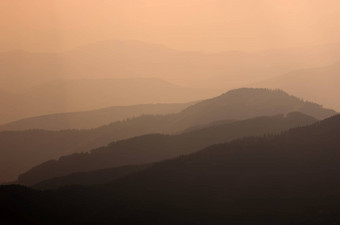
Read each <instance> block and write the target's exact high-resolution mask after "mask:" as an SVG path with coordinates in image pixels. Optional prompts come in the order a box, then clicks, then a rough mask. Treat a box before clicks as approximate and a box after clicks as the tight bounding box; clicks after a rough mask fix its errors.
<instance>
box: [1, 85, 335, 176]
mask: <svg viewBox="0 0 340 225" xmlns="http://www.w3.org/2000/svg"><path fill="white" fill-rule="evenodd" d="M289 112H302V113H304V114H307V115H310V116H312V117H314V118H316V119H323V118H325V117H328V116H331V115H334V114H336V112H335V111H333V110H329V109H325V108H322V107H321V106H319V105H317V104H314V103H309V102H305V101H303V100H300V99H298V98H296V97H294V96H290V95H288V94H287V93H285V92H283V91H279V90H276V91H271V90H266V89H237V90H232V91H229V92H227V93H226V94H223V95H221V96H218V97H216V98H212V99H208V100H205V101H201V102H199V103H196V104H195V105H192V106H190V107H188V108H187V109H185V110H183V111H182V112H180V113H177V114H170V115H158V116H150V115H145V116H141V117H137V118H133V119H128V120H126V121H119V122H114V123H112V124H108V125H105V126H102V127H98V128H96V129H91V130H68V131H54V132H53V131H43V130H32V131H18V132H15V131H12V132H0V149H2V151H1V153H0V154H1V155H0V156H1V157H0V160H1V161H0V162H1V163H0V166H1V167H2V168H1V169H3V170H4V171H6V174H5V173H3V174H0V175H1V176H2V177H3V178H0V180H4V179H10V180H12V179H15V177H16V176H17V175H18V174H19V173H22V172H24V171H26V170H28V169H30V168H31V167H32V166H34V165H37V164H40V163H42V162H44V161H46V160H49V159H56V158H58V157H60V156H62V155H68V154H72V153H76V152H85V151H89V150H91V149H94V148H98V147H101V146H105V145H107V144H108V143H110V142H113V141H117V140H122V139H127V138H131V137H134V136H139V135H143V134H150V133H164V134H173V133H179V132H181V131H183V130H186V129H188V128H192V127H197V126H205V125H206V124H210V123H211V122H214V121H218V120H233V121H235V120H242V119H248V118H252V117H256V116H265V115H277V114H287V113H289ZM23 155H24V156H25V157H22V156H23ZM12 165H16V166H12Z"/></svg>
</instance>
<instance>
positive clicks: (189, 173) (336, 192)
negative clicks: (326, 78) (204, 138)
mask: <svg viewBox="0 0 340 225" xmlns="http://www.w3.org/2000/svg"><path fill="white" fill-rule="evenodd" d="M339 129H340V116H334V117H332V118H330V119H326V120H324V121H321V122H317V123H315V124H313V125H310V126H306V127H302V128H296V129H292V130H290V131H288V132H284V133H282V134H280V135H277V136H276V135H274V136H267V137H262V138H259V137H258V138H256V137H255V138H245V139H240V140H236V141H233V142H229V143H226V144H220V145H214V146H211V147H208V148H206V149H204V150H202V151H199V152H197V153H193V154H191V155H188V156H182V157H179V158H177V159H172V160H168V161H164V162H160V163H156V164H154V165H153V166H151V167H149V168H146V169H145V170H143V171H141V172H138V173H136V174H131V175H129V176H126V177H123V178H121V179H118V180H116V181H114V182H112V183H110V184H107V185H104V186H93V187H81V186H74V187H69V188H63V189H59V190H53V191H36V190H32V189H28V188H25V187H21V186H4V187H1V189H0V198H1V203H2V204H1V205H0V207H1V210H0V212H1V213H2V214H3V215H2V220H3V221H10V222H12V223H15V222H16V223H18V222H19V223H35V224H39V223H40V224H167V225H168V224H169V225H170V224H183V225H184V224H244V225H246V224H266V225H269V224H277V225H286V224H299V225H301V224H303V225H304V224H305V225H307V224H308V225H330V224H339V219H340V203H339V202H340V201H339V200H340V180H339V179H338V178H339V175H340V167H339V163H340V151H339V149H340V133H339Z"/></svg>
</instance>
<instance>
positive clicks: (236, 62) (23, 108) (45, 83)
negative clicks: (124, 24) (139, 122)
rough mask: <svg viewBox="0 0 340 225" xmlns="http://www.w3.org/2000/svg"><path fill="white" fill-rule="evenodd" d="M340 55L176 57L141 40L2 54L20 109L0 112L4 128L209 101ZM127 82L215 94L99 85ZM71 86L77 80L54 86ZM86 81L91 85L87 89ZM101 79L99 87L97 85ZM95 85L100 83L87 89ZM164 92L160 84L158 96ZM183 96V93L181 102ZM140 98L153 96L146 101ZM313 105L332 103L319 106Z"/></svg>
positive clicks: (314, 51)
mask: <svg viewBox="0 0 340 225" xmlns="http://www.w3.org/2000/svg"><path fill="white" fill-rule="evenodd" d="M339 52H340V45H339V44H336V45H332V46H310V47H305V48H290V49H278V50H267V51H260V52H251V53H246V52H238V51H226V52H218V53H209V54H208V53H203V52H186V51H176V50H173V49H169V48H167V47H164V46H161V45H155V44H150V43H143V42H139V41H103V42H98V43H92V44H88V45H84V46H80V47H78V48H75V49H73V50H70V51H67V52H60V53H32V52H25V51H21V50H14V51H10V52H3V53H0V74H1V77H0V89H3V90H5V91H8V92H12V94H14V95H13V96H12V97H11V98H8V101H7V103H6V104H7V105H8V104H11V105H13V106H12V107H14V108H13V110H10V109H8V108H7V107H2V108H1V110H0V124H3V123H7V122H11V121H14V120H18V119H23V118H27V117H33V116H40V115H44V114H54V113H64V112H73V111H83V110H93V109H97V108H103V107H108V106H112V105H122V104H129V105H134V104H149V103H175V102H188V101H193V100H199V99H202V98H209V97H212V96H214V95H216V94H218V93H220V92H219V90H229V89H233V88H238V87H243V86H248V85H249V84H251V83H254V82H259V81H261V80H265V79H269V78H272V77H276V76H278V75H281V74H285V73H288V72H290V71H293V70H297V69H302V68H310V67H316V66H325V65H327V64H330V63H334V62H337V61H339V60H340V54H339ZM122 77H124V78H129V79H132V78H145V77H155V78H158V79H163V80H167V81H170V82H173V83H175V84H178V85H184V86H188V87H208V88H214V89H215V90H206V89H199V90H197V89H195V90H192V89H185V90H186V91H185V90H183V89H182V88H179V89H176V88H175V87H174V89H172V88H170V87H167V88H166V89H164V90H162V89H161V91H162V92H152V90H153V89H154V87H153V84H152V83H151V84H149V85H146V86H145V87H144V88H145V89H143V90H144V91H143V92H138V93H137V91H134V90H132V91H127V92H121V91H118V90H117V91H115V89H116V86H114V85H113V86H111V88H108V84H109V83H110V82H109V83H108V84H107V85H106V86H105V81H103V79H99V78H107V79H117V78H122ZM65 79H68V80H69V79H74V80H73V82H71V81H67V82H65V81H64V83H63V82H55V81H56V80H65ZM82 79H87V83H86V82H85V81H81V80H82ZM96 79H99V80H101V81H93V80H96ZM75 80H78V83H75ZM79 80H80V81H79ZM88 80H90V81H88ZM91 82H94V83H93V84H92V85H89V84H88V83H90V84H91ZM96 82H97V83H96ZM112 82H114V81H112ZM112 82H111V83H112ZM118 82H119V81H118ZM133 82H134V81H133V80H131V81H130V83H133ZM84 83H85V84H84ZM103 83H104V84H103ZM156 83H157V82H156ZM111 85H112V84H111ZM158 85H159V84H155V88H156V89H157V87H159V86H158ZM150 86H151V87H150ZM69 87H72V88H69ZM94 87H95V88H94ZM118 87H124V86H121V85H118ZM124 88H125V87H124ZM177 88H178V87H177ZM216 88H217V89H218V90H216ZM83 90H87V91H86V92H84V91H83ZM108 90H110V91H108ZM177 92H179V93H182V94H178V95H176V93H177ZM140 93H149V94H150V93H151V94H150V95H149V96H148V97H146V96H145V95H141V94H140ZM154 93H157V94H154ZM107 94H108V95H107ZM293 94H295V93H293ZM140 95H141V96H140ZM296 95H297V96H300V95H299V94H296ZM321 95H323V94H321ZM43 96H45V97H43ZM108 96H110V97H108ZM117 96H118V97H117ZM121 96H124V98H121ZM127 96H130V98H128V97H127ZM132 96H134V97H132ZM144 97H145V98H144ZM180 97H182V98H180ZM301 97H303V96H301ZM307 97H308V96H307ZM117 98H118V99H117ZM86 100H89V101H86ZM310 100H313V99H310ZM314 101H316V102H319V103H322V104H326V103H327V102H323V101H318V99H315V100H314ZM331 106H332V105H329V107H331Z"/></svg>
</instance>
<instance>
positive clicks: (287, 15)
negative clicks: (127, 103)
mask: <svg viewBox="0 0 340 225" xmlns="http://www.w3.org/2000/svg"><path fill="white" fill-rule="evenodd" d="M339 11H340V1H339V0H295V1H292V0H1V2H0V17H1V18H0V31H1V35H0V51H6V50H11V49H25V50H31V51H57V50H61V49H69V48H72V47H74V46H77V45H82V44H86V43H90V42H96V41H102V40H108V39H120V40H126V39H134V40H141V41H146V42H151V43H160V44H164V45H167V46H169V47H172V48H175V49H181V50H203V51H221V50H245V51H247V50H256V49H270V48H286V47H291V46H305V45H314V44H324V43H330V42H338V41H339V40H340V12H339Z"/></svg>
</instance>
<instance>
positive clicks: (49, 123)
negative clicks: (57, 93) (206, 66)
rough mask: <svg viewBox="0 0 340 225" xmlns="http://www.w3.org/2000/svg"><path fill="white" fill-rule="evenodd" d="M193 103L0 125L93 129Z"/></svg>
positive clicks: (117, 108)
mask: <svg viewBox="0 0 340 225" xmlns="http://www.w3.org/2000/svg"><path fill="white" fill-rule="evenodd" d="M192 104H194V103H182V104H148V105H132V106H112V107H108V108H104V109H97V110H91V111H83V112H71V113H59V114H51V115H44V116H38V117H32V118H26V119H22V120H18V121H14V122H10V123H7V124H4V125H1V126H0V131H4V130H30V129H43V130H67V129H91V128H96V127H100V126H103V125H105V124H109V123H112V122H116V121H119V120H124V119H128V118H131V117H137V116H141V115H145V114H149V115H162V114H170V113H178V112H180V111H182V110H183V109H185V108H186V107H188V106H190V105H192Z"/></svg>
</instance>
